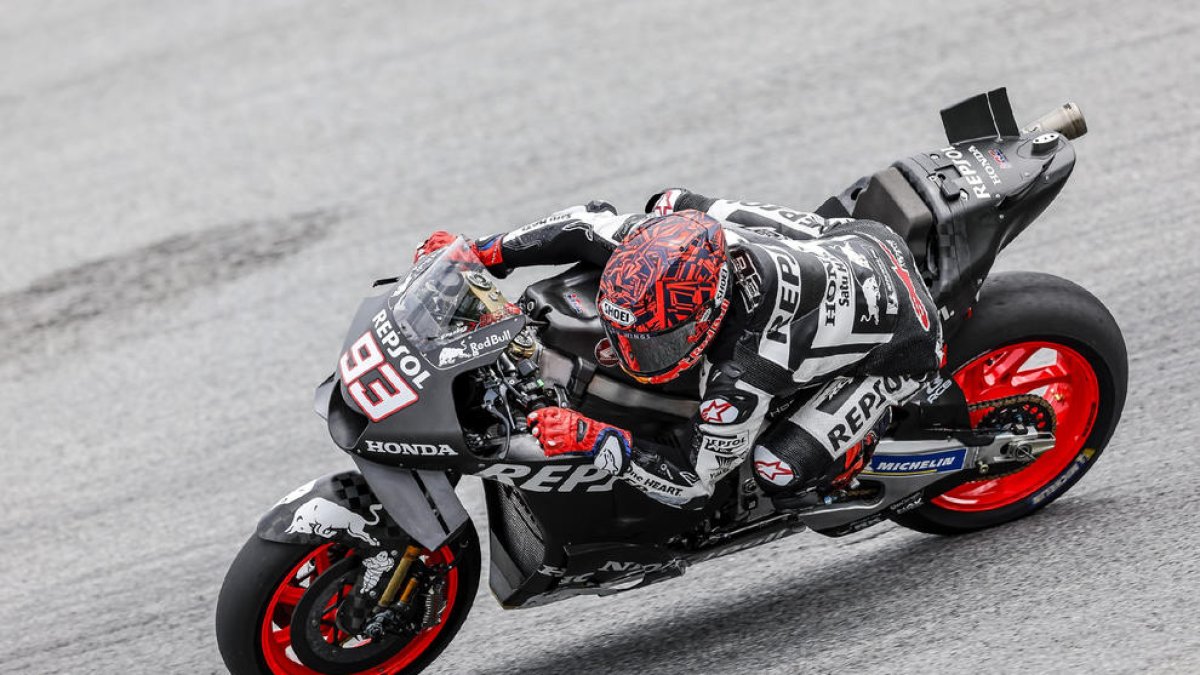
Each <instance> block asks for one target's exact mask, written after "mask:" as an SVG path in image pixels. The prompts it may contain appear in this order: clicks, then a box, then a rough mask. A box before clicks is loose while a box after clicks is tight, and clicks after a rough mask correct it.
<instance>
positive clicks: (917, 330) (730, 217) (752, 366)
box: [417, 189, 942, 508]
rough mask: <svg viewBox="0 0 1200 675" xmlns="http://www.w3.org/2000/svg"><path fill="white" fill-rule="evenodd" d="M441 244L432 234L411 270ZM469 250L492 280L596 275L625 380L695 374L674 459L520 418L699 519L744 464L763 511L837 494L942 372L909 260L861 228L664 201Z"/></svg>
mask: <svg viewBox="0 0 1200 675" xmlns="http://www.w3.org/2000/svg"><path fill="white" fill-rule="evenodd" d="M453 240H454V237H453V235H450V234H448V233H445V232H437V233H435V234H434V235H433V236H431V237H430V238H429V239H428V240H427V241H426V242H425V243H424V244H423V245H422V246H421V248H420V249H418V253H417V256H418V257H420V256H421V255H424V254H426V253H429V252H432V251H434V250H437V249H438V248H441V247H442V246H445V245H446V244H448V243H449V242H451V241H453ZM472 248H473V249H474V250H475V252H476V254H477V255H478V257H479V259H480V260H481V261H482V262H483V263H484V264H485V265H486V266H487V267H488V268H489V270H491V271H492V272H494V273H496V274H497V275H498V276H504V275H506V274H508V272H509V271H511V270H512V269H513V268H517V267H524V266H527V265H556V264H566V263H575V262H580V261H587V262H591V263H593V264H596V265H603V266H604V272H603V275H602V277H601V282H600V292H599V296H598V298H597V306H598V308H599V309H600V314H601V316H602V322H603V324H604V329H605V332H606V334H607V335H608V339H609V340H610V341H611V343H612V346H613V347H614V348H615V351H616V353H617V354H618V358H619V361H620V365H621V367H622V369H623V370H625V371H626V372H627V373H628V374H629V375H631V376H632V377H634V378H635V379H637V380H638V381H639V382H642V383H649V384H660V383H663V382H667V381H669V380H671V379H674V378H676V377H678V376H679V375H680V374H681V373H683V372H684V371H686V370H688V369H690V368H696V367H699V368H701V369H702V370H701V382H702V384H701V403H700V407H699V409H698V410H697V412H696V413H695V415H694V416H693V418H692V420H691V423H690V427H689V432H688V436H689V438H688V441H689V443H688V444H687V445H686V446H685V448H686V451H687V454H686V456H684V457H681V456H680V455H679V453H677V452H675V451H674V449H673V448H670V447H666V446H662V445H658V444H655V443H653V442H650V441H648V440H646V439H642V438H637V437H634V436H632V435H631V434H630V433H629V432H628V431H626V430H624V429H621V428H618V427H616V426H613V425H610V424H606V423H604V422H601V421H598V420H593V419H589V418H587V417H584V416H583V415H581V414H580V413H578V412H577V411H574V410H570V409H565V408H544V409H542V410H538V411H536V412H534V413H532V414H530V415H529V423H530V425H531V428H532V433H533V434H534V435H535V436H536V437H537V438H538V440H539V441H540V443H541V445H542V447H543V449H544V451H545V452H546V454H547V455H560V454H582V455H589V456H591V457H593V461H594V462H595V464H596V465H597V466H599V467H601V468H603V469H605V470H607V471H609V472H611V473H613V474H615V475H617V476H619V477H620V478H621V479H622V480H625V481H626V482H628V483H630V484H631V485H633V486H635V487H637V488H639V489H640V490H642V491H644V492H645V493H646V494H647V495H649V496H650V497H652V498H654V499H656V500H658V501H660V502H662V503H665V504H669V505H671V506H676V507H680V508H700V507H702V506H703V505H704V503H705V502H706V500H707V499H708V497H709V496H711V494H712V492H713V489H714V486H715V485H716V483H717V481H719V480H720V479H721V478H722V477H724V476H725V475H727V474H728V473H729V472H731V471H732V470H734V468H735V467H737V466H738V465H740V464H741V463H742V462H743V461H744V460H745V459H746V457H747V456H748V455H749V454H750V453H751V452H753V455H754V458H753V461H754V470H755V475H756V476H757V478H758V481H759V484H760V485H761V486H762V488H763V489H764V491H766V492H768V493H770V494H772V495H773V497H774V498H776V500H777V502H780V503H783V504H786V503H787V501H788V500H789V499H791V500H795V499H796V498H797V495H803V494H805V493H807V492H810V491H813V490H828V489H834V488H840V487H845V486H846V485H848V484H849V483H850V481H851V480H852V479H853V477H854V475H856V474H857V472H858V471H859V470H861V469H862V468H863V467H864V466H865V463H866V461H867V460H868V459H869V454H870V451H871V450H872V449H873V447H874V444H875V443H876V442H877V439H878V434H879V433H880V432H881V430H882V429H883V428H884V427H886V426H887V424H888V422H889V420H890V415H889V409H890V407H891V406H894V405H899V404H901V403H903V402H904V401H905V400H907V399H908V398H909V397H910V396H912V395H913V394H914V393H916V392H917V391H918V390H919V389H920V388H921V387H922V384H923V382H924V380H925V379H926V378H927V377H928V376H929V375H930V374H932V373H933V372H935V371H936V370H937V368H938V367H939V365H940V364H941V361H942V340H941V325H940V323H939V321H938V314H937V309H936V307H935V305H934V303H933V300H932V298H931V297H930V294H929V290H928V289H927V288H926V286H925V284H924V281H923V280H922V279H921V275H920V273H919V271H918V270H917V268H916V263H915V261H914V258H913V256H912V253H911V252H910V251H909V249H908V248H907V246H906V245H905V243H904V241H903V239H901V238H900V237H899V236H898V235H897V234H896V233H894V232H893V231H891V230H890V229H888V228H887V227H885V226H883V225H881V224H879V223H875V222H871V221H861V220H847V219H837V220H834V219H829V220H826V219H823V218H821V217H820V216H817V215H816V214H812V213H805V212H802V211H798V210H794V209H788V208H783V207H779V206H774V205H770V204H764V203H757V202H738V201H730V200H724V199H712V198H708V197H705V196H703V195H700V194H696V193H692V192H689V191H687V190H683V189H671V190H666V191H665V192H662V193H660V194H658V195H655V196H654V197H652V198H651V199H650V201H649V203H648V204H647V206H646V213H645V214H617V212H616V209H615V208H614V207H613V206H612V205H610V204H607V203H604V202H592V203H590V204H588V205H586V206H577V207H572V208H568V209H564V210H562V211H558V212H556V213H554V214H552V215H550V216H548V217H546V218H543V219H542V220H539V221H536V222H534V223H530V224H529V225H526V226H524V227H521V228H519V229H517V230H513V231H511V232H508V233H503V234H497V235H493V236H491V237H487V238H485V239H482V240H479V241H477V242H475V243H473V244H472ZM817 387H819V390H817V391H816V392H815V393H814V394H813V395H811V396H807V397H806V396H804V394H805V393H809V391H810V390H812V389H813V388H817Z"/></svg>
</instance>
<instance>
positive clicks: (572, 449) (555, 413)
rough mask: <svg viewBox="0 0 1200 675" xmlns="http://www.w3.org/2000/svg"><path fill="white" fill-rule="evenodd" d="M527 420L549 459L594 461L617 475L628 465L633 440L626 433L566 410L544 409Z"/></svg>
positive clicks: (533, 413)
mask: <svg viewBox="0 0 1200 675" xmlns="http://www.w3.org/2000/svg"><path fill="white" fill-rule="evenodd" d="M527 419H528V421H529V427H530V433H532V434H533V437H534V438H536V439H538V442H539V443H541V444H542V450H543V451H544V452H545V453H546V456H547V457H557V456H559V455H583V456H585V457H594V458H595V459H596V466H599V467H600V468H602V469H605V470H607V471H609V472H611V473H614V474H617V473H620V472H621V470H622V469H624V467H625V465H626V464H627V463H628V459H629V453H630V448H631V444H632V440H633V439H632V437H631V436H630V435H629V432H628V431H625V430H624V429H621V428H619V427H614V426H612V425H610V424H605V423H603V422H597V421H596V420H594V419H591V418H588V417H584V416H583V415H581V414H579V413H578V412H576V411H574V410H568V409H567V408H542V409H541V410H538V411H535V412H532V413H530V414H529V417H528V418H527Z"/></svg>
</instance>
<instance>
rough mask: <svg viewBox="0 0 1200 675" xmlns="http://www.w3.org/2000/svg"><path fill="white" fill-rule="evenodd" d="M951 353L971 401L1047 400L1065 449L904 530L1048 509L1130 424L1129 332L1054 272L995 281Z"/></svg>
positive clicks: (920, 513) (932, 529)
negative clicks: (1125, 415)
mask: <svg viewBox="0 0 1200 675" xmlns="http://www.w3.org/2000/svg"><path fill="white" fill-rule="evenodd" d="M947 348H948V354H947V368H948V370H949V371H950V372H953V373H955V380H956V381H959V384H960V386H961V387H962V389H963V391H964V392H965V393H966V394H967V400H968V402H969V403H978V402H980V401H982V400H990V399H992V398H998V397H1002V396H1007V395H1012V394H1016V393H1036V392H1041V393H1040V394H1039V395H1043V397H1044V398H1046V399H1047V401H1048V402H1049V403H1050V404H1051V406H1052V407H1054V408H1055V411H1056V413H1057V414H1058V418H1059V429H1058V432H1056V439H1057V443H1056V445H1055V447H1054V448H1053V449H1051V450H1049V451H1047V452H1046V453H1045V454H1044V455H1042V456H1040V457H1039V458H1038V459H1037V461H1036V462H1034V463H1033V464H1031V465H1030V466H1028V467H1026V468H1024V469H1022V470H1021V471H1019V472H1017V473H1015V474H1012V475H1011V476H1005V477H1003V478H996V479H992V480H990V481H988V480H981V481H974V482H973V483H970V484H967V485H964V486H960V487H956V488H954V489H951V490H948V491H947V492H946V493H944V494H943V495H941V496H938V497H936V498H934V499H931V500H930V501H929V502H928V503H926V504H924V505H923V506H921V507H919V508H917V509H914V510H912V511H909V512H907V513H904V514H902V515H898V516H893V518H892V519H893V520H894V521H895V522H897V523H899V524H900V525H903V526H904V527H907V528H910V529H913V530H917V531H920V532H926V533H929V534H943V535H948V534H961V533H965V532H972V531H975V530H980V529H984V528H987V527H993V526H996V525H1000V524H1002V523H1007V522H1011V521H1013V520H1017V519H1018V518H1024V517H1025V516H1028V515H1029V514H1031V513H1034V512H1035V511H1038V510H1039V509H1042V508H1045V507H1046V506H1047V505H1048V504H1050V503H1051V502H1053V501H1054V500H1055V499H1058V498H1059V497H1061V496H1062V495H1063V494H1064V493H1066V492H1067V490H1069V489H1070V488H1071V486H1073V485H1074V484H1075V483H1076V482H1078V481H1079V479H1080V478H1082V477H1083V476H1084V474H1086V473H1087V472H1088V470H1089V469H1091V467H1092V466H1093V465H1094V464H1095V462H1096V460H1097V459H1098V458H1099V457H1100V454H1101V453H1102V452H1103V451H1104V448H1105V446H1106V445H1107V444H1108V441H1109V439H1110V438H1111V437H1112V434H1113V431H1114V430H1115V429H1116V426H1117V423H1118V422H1119V421H1120V419H1121V411H1122V410H1123V409H1124V406H1125V394H1126V388H1127V386H1128V378H1129V366H1128V357H1127V354H1126V349H1125V340H1124V337H1123V336H1122V335H1121V329H1120V327H1118V326H1117V323H1116V320H1114V319H1113V317H1112V314H1111V313H1109V311H1108V309H1107V308H1106V307H1105V306H1104V305H1103V304H1102V303H1101V302H1100V301H1099V300H1098V299H1096V297H1095V296H1093V295H1092V294H1091V293H1089V292H1088V291H1087V290H1085V289H1083V288H1082V287H1080V286H1079V285H1077V284H1075V283H1073V282H1071V281H1067V280H1066V279H1062V278H1060V277H1056V276H1053V275H1050V274H1040V273H1033V272H1009V273H1000V274H996V275H995V276H993V277H992V278H990V279H989V280H988V281H987V283H985V284H984V287H983V290H982V292H981V294H980V298H979V302H978V303H976V305H975V307H974V310H973V314H972V316H971V318H970V319H968V320H967V321H966V323H965V324H964V325H963V328H962V329H961V330H960V331H959V332H958V333H957V334H956V335H955V336H954V337H953V338H952V339H951V340H950V342H949V343H948V344H947ZM1035 353H1036V356H1035ZM1022 359H1023V360H1022ZM1038 359H1040V360H1042V361H1047V360H1049V361H1048V362H1049V363H1050V365H1049V366H1046V367H1044V368H1043V367H1040V366H1038V365H1036V364H1034V363H1033V362H1034V361H1035V360H1038ZM1030 364H1033V365H1030ZM1002 369H1003V370H1002ZM1088 371H1090V372H1088ZM1005 378H1007V379H1005ZM1060 433H1061V435H1060Z"/></svg>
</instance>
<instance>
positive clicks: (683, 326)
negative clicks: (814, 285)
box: [596, 211, 729, 384]
mask: <svg viewBox="0 0 1200 675" xmlns="http://www.w3.org/2000/svg"><path fill="white" fill-rule="evenodd" d="M727 261H728V255H727V253H726V250H725V233H724V231H723V230H722V229H721V224H720V223H718V222H717V221H716V220H714V219H713V218H712V217H710V216H708V215H705V214H703V213H701V212H699V211H680V212H676V213H672V214H669V215H666V216H662V217H658V218H649V219H647V220H645V221H644V222H642V223H641V224H640V225H639V226H638V227H637V228H636V229H635V230H634V231H633V232H631V233H630V234H629V235H628V236H627V237H626V238H625V240H624V241H622V242H621V243H620V245H618V246H617V248H616V250H615V251H613V254H612V257H611V258H609V260H608V264H607V265H605V266H604V273H603V274H602V275H601V277H600V293H599V295H598V296H597V298H596V302H597V306H598V307H599V309H600V316H601V317H602V321H601V323H602V324H603V325H604V331H605V333H606V334H607V335H608V339H609V341H611V342H612V345H613V347H614V349H615V351H616V352H617V357H618V360H619V362H620V365H621V368H622V369H623V370H624V371H625V372H626V373H628V374H629V375H630V376H632V377H633V378H634V379H635V380H637V381H638V382H641V383H643V384H661V383H663V382H667V381H670V380H673V379H675V378H676V377H678V376H679V374H680V373H682V372H684V371H685V370H687V369H688V368H691V367H692V366H694V365H696V363H697V362H699V360H700V357H701V355H703V354H704V350H705V349H707V348H708V346H709V344H710V343H711V342H712V340H713V338H714V337H715V336H716V333H717V330H718V329H719V328H720V325H721V320H722V319H723V318H724V317H725V312H726V311H727V310H728V309H729V299H728V291H729V265H728V264H727Z"/></svg>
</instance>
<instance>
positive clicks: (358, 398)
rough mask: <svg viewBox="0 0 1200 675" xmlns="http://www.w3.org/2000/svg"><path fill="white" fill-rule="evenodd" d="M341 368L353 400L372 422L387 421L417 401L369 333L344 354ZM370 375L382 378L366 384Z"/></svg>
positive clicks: (356, 341)
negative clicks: (389, 417)
mask: <svg viewBox="0 0 1200 675" xmlns="http://www.w3.org/2000/svg"><path fill="white" fill-rule="evenodd" d="M338 369H339V371H340V372H341V375H342V383H343V384H345V385H346V390H347V391H348V392H350V398H352V399H354V402H355V403H357V404H358V407H359V409H360V410H362V411H363V413H365V414H366V416H367V417H369V418H371V421H372V422H378V421H380V420H383V419H386V418H387V417H388V416H389V415H393V414H395V413H397V412H399V411H401V410H403V409H405V408H407V407H408V406H410V405H412V404H414V403H416V402H417V399H418V396H417V392H415V391H413V388H412V387H411V386H410V385H409V384H408V382H407V381H405V379H404V378H403V377H401V376H400V373H398V372H396V368H395V367H394V366H393V365H392V364H390V363H388V362H387V361H386V360H385V359H384V358H383V350H382V349H380V348H379V343H378V342H376V341H375V336H374V335H373V334H371V332H370V331H367V332H366V333H363V334H362V337H360V338H358V339H357V340H355V341H354V344H352V345H350V349H349V350H347V351H346V353H345V354H342V358H341V360H339V361H338ZM371 373H376V374H378V376H379V379H376V380H375V381H373V382H371V383H369V384H367V385H364V384H363V382H362V380H363V378H364V377H366V376H367V375H370V374H371Z"/></svg>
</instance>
